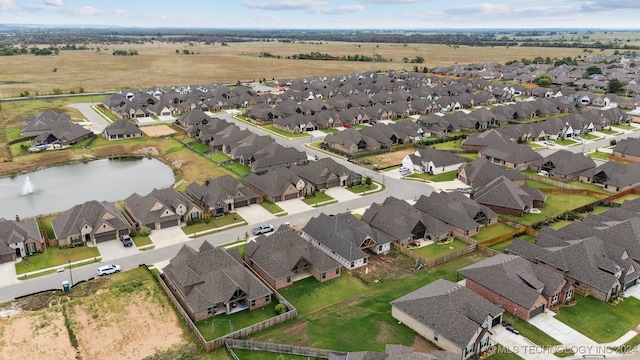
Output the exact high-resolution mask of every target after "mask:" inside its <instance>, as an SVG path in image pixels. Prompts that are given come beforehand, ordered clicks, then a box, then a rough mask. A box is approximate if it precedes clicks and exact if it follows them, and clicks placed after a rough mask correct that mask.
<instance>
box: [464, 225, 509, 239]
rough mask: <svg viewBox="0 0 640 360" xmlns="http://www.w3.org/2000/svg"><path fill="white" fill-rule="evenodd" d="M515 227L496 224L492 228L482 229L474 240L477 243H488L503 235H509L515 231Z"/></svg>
mask: <svg viewBox="0 0 640 360" xmlns="http://www.w3.org/2000/svg"><path fill="white" fill-rule="evenodd" d="M515 229H516V228H514V227H513V226H509V225H507V224H505V223H501V222H499V223H496V224H493V225H490V226H483V227H481V228H480V232H479V233H478V234H476V235H474V236H472V238H473V239H474V240H476V241H477V242H483V241H487V240H489V239H493V238H495V237H498V236H500V235H503V234H507V233H509V232H511V231H513V230H515Z"/></svg>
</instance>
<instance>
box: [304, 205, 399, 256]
mask: <svg viewBox="0 0 640 360" xmlns="http://www.w3.org/2000/svg"><path fill="white" fill-rule="evenodd" d="M302 231H303V232H305V233H307V234H308V235H310V236H311V237H313V238H314V239H316V240H317V241H319V242H320V243H321V244H324V245H325V246H327V247H328V248H329V249H331V250H333V251H334V252H335V253H336V254H338V255H340V256H341V257H342V258H344V259H346V260H347V261H355V260H358V259H362V258H366V257H368V255H367V254H366V253H365V252H364V251H362V250H361V249H360V247H361V246H362V245H363V243H364V241H365V239H367V238H370V239H372V240H373V241H374V242H375V243H376V245H383V244H388V243H390V242H391V241H390V240H389V239H388V238H387V237H386V236H384V235H382V234H381V233H380V232H378V231H377V230H375V229H373V228H371V227H370V226H369V225H368V224H366V223H365V222H363V221H360V220H358V218H356V217H355V216H353V215H352V214H351V213H341V214H336V215H326V214H324V213H322V214H320V215H318V216H317V217H314V218H311V220H309V222H308V223H307V225H305V227H304V228H303V229H302Z"/></svg>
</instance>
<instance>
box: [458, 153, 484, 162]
mask: <svg viewBox="0 0 640 360" xmlns="http://www.w3.org/2000/svg"><path fill="white" fill-rule="evenodd" d="M457 155H458V156H460V157H462V158H465V159H469V160H471V161H473V160H478V158H479V156H478V153H468V154H457Z"/></svg>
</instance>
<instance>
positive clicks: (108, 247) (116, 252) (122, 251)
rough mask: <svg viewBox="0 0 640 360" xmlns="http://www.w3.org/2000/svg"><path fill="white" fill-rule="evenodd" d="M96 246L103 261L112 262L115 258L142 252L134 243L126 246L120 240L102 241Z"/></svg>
mask: <svg viewBox="0 0 640 360" xmlns="http://www.w3.org/2000/svg"><path fill="white" fill-rule="evenodd" d="M96 246H97V247H98V250H99V251H100V256H102V261H103V262H110V261H112V260H115V259H121V258H123V257H127V256H131V255H136V254H139V253H140V250H138V249H137V248H136V246H135V244H134V245H132V246H129V247H125V246H124V245H122V242H121V241H120V240H109V241H105V242H101V243H97V244H96Z"/></svg>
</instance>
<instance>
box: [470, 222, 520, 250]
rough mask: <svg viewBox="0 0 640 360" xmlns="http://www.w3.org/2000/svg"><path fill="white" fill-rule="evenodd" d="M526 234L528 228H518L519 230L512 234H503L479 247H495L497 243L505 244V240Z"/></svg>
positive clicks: (482, 243) (511, 232)
mask: <svg viewBox="0 0 640 360" xmlns="http://www.w3.org/2000/svg"><path fill="white" fill-rule="evenodd" d="M526 232H527V228H526V227H524V226H520V227H519V228H517V229H515V230H513V231H510V232H508V233H506V234H502V235H500V236H496V237H494V238H492V239H489V240H487V241H483V242H481V243H480V244H479V245H482V246H486V247H489V246H491V245H495V244H497V243H501V242H503V241H505V240H509V239H511V238H512V237H514V236H517V235H520V234H524V233H526Z"/></svg>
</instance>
